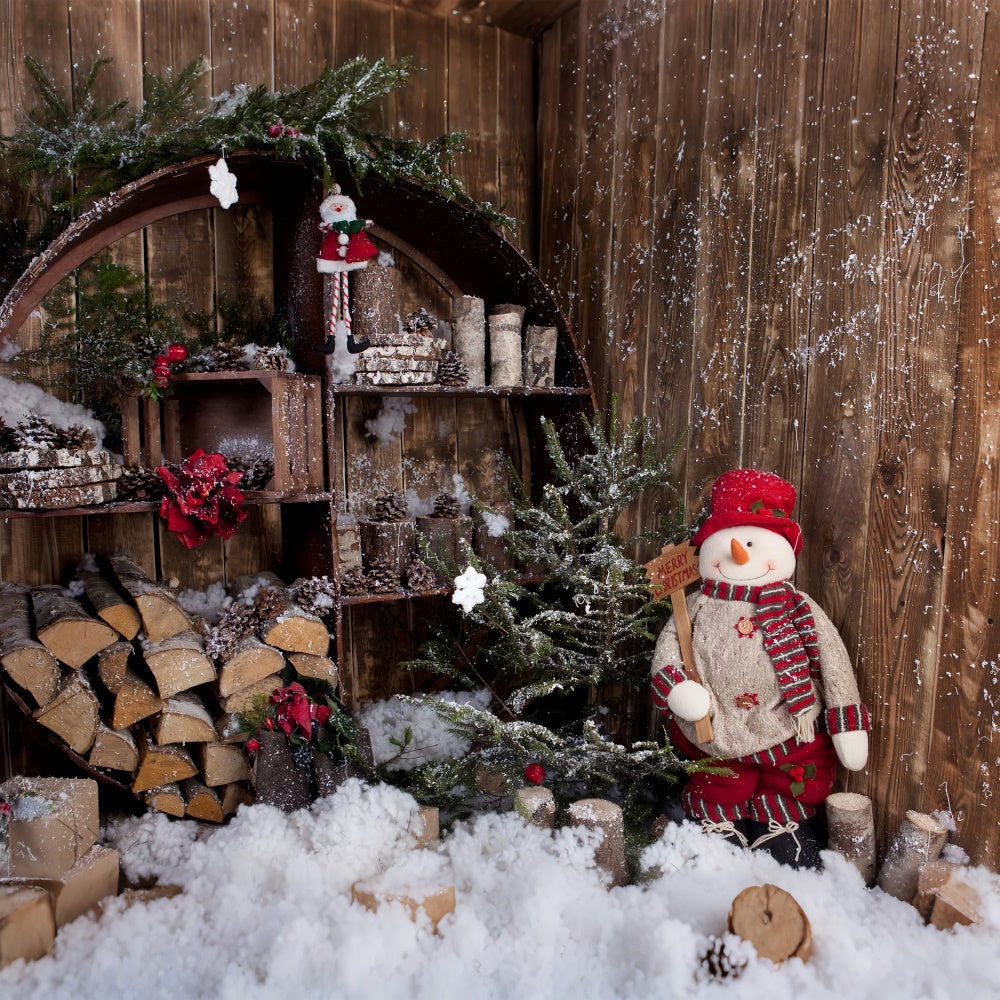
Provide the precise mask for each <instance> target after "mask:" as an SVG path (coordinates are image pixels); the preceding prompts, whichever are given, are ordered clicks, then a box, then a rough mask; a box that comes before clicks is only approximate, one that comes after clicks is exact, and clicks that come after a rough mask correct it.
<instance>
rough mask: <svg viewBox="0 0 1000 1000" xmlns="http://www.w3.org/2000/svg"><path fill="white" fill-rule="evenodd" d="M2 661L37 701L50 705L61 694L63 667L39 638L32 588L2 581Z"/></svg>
mask: <svg viewBox="0 0 1000 1000" xmlns="http://www.w3.org/2000/svg"><path fill="white" fill-rule="evenodd" d="M0 663H2V664H3V666H4V669H5V670H6V671H7V673H8V675H9V676H10V678H11V680H13V681H14V683H15V684H17V685H19V686H20V687H22V688H24V690H25V691H27V692H28V693H29V694H30V695H31V697H32V698H34V700H35V704H36V705H38V706H42V705H47V704H48V703H49V702H50V701H52V699H53V698H55V696H56V694H58V692H59V679H60V677H61V675H62V668H61V667H60V666H59V661H58V660H57V659H56V657H55V656H54V655H53V653H52V652H51V650H49V649H47V648H46V647H45V646H43V645H42V643H40V642H39V641H38V640H37V639H36V638H35V635H34V632H33V630H32V625H31V602H30V599H29V596H28V588H27V587H25V586H23V585H21V584H17V583H0Z"/></svg>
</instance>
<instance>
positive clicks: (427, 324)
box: [403, 308, 438, 336]
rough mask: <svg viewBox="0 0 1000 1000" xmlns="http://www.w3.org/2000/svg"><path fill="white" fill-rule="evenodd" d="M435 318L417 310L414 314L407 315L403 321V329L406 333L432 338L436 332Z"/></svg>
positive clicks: (436, 323) (436, 321)
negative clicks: (424, 334)
mask: <svg viewBox="0 0 1000 1000" xmlns="http://www.w3.org/2000/svg"><path fill="white" fill-rule="evenodd" d="M437 327H438V320H437V316H435V315H434V314H433V313H429V312H428V311H427V310H426V309H423V308H421V309H418V310H417V311H416V312H411V313H408V314H407V316H406V319H405V320H404V321H403V329H404V330H405V331H406V332H407V333H426V334H428V335H429V336H434V334H435V333H436V332H437Z"/></svg>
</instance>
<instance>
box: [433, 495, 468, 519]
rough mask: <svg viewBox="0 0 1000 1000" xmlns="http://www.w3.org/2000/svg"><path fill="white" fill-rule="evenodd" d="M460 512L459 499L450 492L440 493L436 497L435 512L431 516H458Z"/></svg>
mask: <svg viewBox="0 0 1000 1000" xmlns="http://www.w3.org/2000/svg"><path fill="white" fill-rule="evenodd" d="M460 513H461V511H460V510H459V506H458V501H457V500H456V499H455V498H454V497H453V496H452V495H451V494H450V493H439V494H438V495H437V496H436V497H435V498H434V513H433V514H432V515H431V517H458V515H459V514H460Z"/></svg>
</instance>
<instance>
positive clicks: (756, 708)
mask: <svg viewBox="0 0 1000 1000" xmlns="http://www.w3.org/2000/svg"><path fill="white" fill-rule="evenodd" d="M794 505H795V488H794V487H793V486H792V485H791V483H788V482H786V481H785V480H784V479H782V478H781V477H779V476H776V475H774V474H773V473H769V472H760V471H757V470H755V469H734V470H731V471H729V472H726V473H725V474H723V475H722V476H720V477H719V478H718V480H717V481H716V483H715V485H714V487H713V488H712V495H711V501H710V513H709V517H708V519H707V520H706V521H705V523H704V524H703V525H702V526H701V527H700V528H699V529H698V531H697V532H696V534H695V536H694V538H693V539H692V542H693V544H694V545H695V547H696V548H697V550H698V567H699V570H700V572H701V576H702V585H701V589H700V590H699V591H698V592H697V593H695V594H692V595H690V596H689V597H688V599H687V604H688V612H689V615H690V618H691V628H692V647H693V652H694V659H695V666H696V667H697V669H698V673H699V674H700V677H701V680H702V683H698V682H696V681H693V680H690V679H689V678H688V677H687V675H686V674H685V672H684V667H683V662H682V658H681V651H680V646H679V643H678V639H677V629H676V625H675V623H674V621H673V619H671V621H670V622H669V623H668V624H667V627H666V628H664V630H663V631H662V632H661V633H660V636H659V639H658V640H657V643H656V650H655V652H654V654H653V676H652V694H653V701H654V703H655V704H656V707H657V708H658V709H659V710H660V711H661V712H664V713H665V714H667V715H668V716H670V718H671V721H672V725H671V734H672V737H673V739H674V745H675V746H676V747H677V749H678V750H679V751H680V752H682V753H684V754H685V755H686V756H688V757H690V758H691V759H692V760H698V759H702V758H705V757H713V758H718V760H715V761H713V762H712V763H713V765H715V764H718V765H719V766H720V767H723V768H725V769H726V770H727V772H728V773H726V774H708V773H702V772H697V773H695V774H693V775H692V776H691V778H690V780H689V781H688V784H687V787H686V789H685V791H684V798H683V801H684V811H685V813H686V814H687V815H688V816H689V817H691V818H692V819H695V820H697V821H700V822H701V823H702V825H703V827H704V828H705V830H706V831H707V832H714V833H719V834H722V835H723V836H726V837H727V838H729V839H731V840H733V841H735V842H737V843H739V844H741V845H742V846H744V847H749V848H757V847H759V848H761V849H763V850H766V851H767V852H768V853H770V854H772V855H773V856H774V857H775V858H777V860H779V861H781V862H783V863H786V864H790V865H794V866H796V867H798V866H806V867H819V864H820V857H819V851H820V847H821V846H822V842H823V841H822V837H821V827H822V817H821V816H820V815H818V809H819V807H821V806H822V804H823V802H824V801H825V799H826V797H827V796H828V795H829V794H830V793H831V792H832V791H833V782H834V777H835V772H836V764H837V761H838V760H839V761H840V763H841V764H843V766H844V767H846V768H848V769H849V770H852V771H860V770H861V769H862V768H864V767H865V765H866V763H867V761H868V730H869V728H870V723H869V716H868V710H867V708H866V707H865V706H864V705H863V704H862V703H861V698H860V695H859V693H858V685H857V681H856V680H855V677H854V670H853V668H852V665H851V661H850V658H849V657H848V654H847V650H846V649H845V648H844V643H843V641H842V640H841V638H840V636H839V634H838V633H837V630H836V628H835V627H834V625H833V623H832V622H831V621H830V619H829V618H828V617H827V616H826V615H825V614H824V613H823V611H822V609H821V608H819V607H818V606H817V605H816V603H815V602H814V601H813V600H812V599H811V598H810V597H808V596H807V595H806V594H804V593H802V591H799V590H796V589H795V587H793V586H792V584H791V583H789V582H788V581H789V579H790V578H791V577H792V575H793V574H794V572H795V560H796V557H797V556H798V554H799V552H800V551H801V549H802V532H801V530H800V528H799V525H798V524H797V523H796V522H795V521H793V520H792V517H791V514H792V508H793V507H794ZM706 715H708V716H709V718H710V719H711V722H712V728H713V730H714V733H713V736H712V739H711V740H707V741H704V742H699V741H698V737H697V733H696V730H695V723H696V721H697V720H699V719H702V718H703V717H704V716H706Z"/></svg>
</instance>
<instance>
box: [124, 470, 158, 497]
mask: <svg viewBox="0 0 1000 1000" xmlns="http://www.w3.org/2000/svg"><path fill="white" fill-rule="evenodd" d="M166 492H167V485H166V483H164V481H163V480H162V479H161V478H160V476H159V474H158V473H157V472H156V470H155V469H145V468H143V467H142V466H141V465H130V466H129V467H128V468H127V469H126V470H125V471H124V472H123V473H122V475H121V478H120V479H119V480H118V499H119V500H159V499H160V497H162V496H163V495H164V494H165V493H166Z"/></svg>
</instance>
